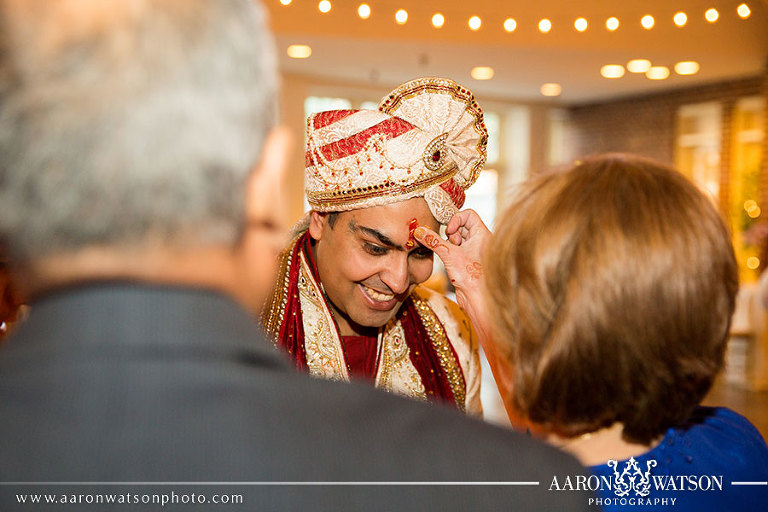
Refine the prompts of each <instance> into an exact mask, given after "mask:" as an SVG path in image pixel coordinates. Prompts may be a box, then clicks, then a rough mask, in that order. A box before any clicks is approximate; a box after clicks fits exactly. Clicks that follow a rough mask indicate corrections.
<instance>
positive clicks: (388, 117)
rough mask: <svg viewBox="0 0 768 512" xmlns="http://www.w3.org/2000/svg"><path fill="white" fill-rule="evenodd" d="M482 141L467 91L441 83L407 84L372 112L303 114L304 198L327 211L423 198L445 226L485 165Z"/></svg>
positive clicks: (451, 83) (482, 127)
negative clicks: (306, 117)
mask: <svg viewBox="0 0 768 512" xmlns="http://www.w3.org/2000/svg"><path fill="white" fill-rule="evenodd" d="M487 142H488V131H487V130H486V128H485V123H484V122H483V111H482V109H481V108H480V106H479V105H478V104H477V102H476V101H475V98H474V96H473V95H472V92H470V91H469V90H468V89H465V88H464V87H462V86H460V85H459V84H457V83H456V82H454V81H453V80H448V79H445V78H420V79H417V80H412V81H410V82H408V83H405V84H403V85H401V86H400V87H398V88H397V89H395V90H394V91H392V92H391V93H389V94H388V95H386V96H385V97H384V98H383V99H382V101H381V103H380V104H379V109H378V110H330V111H326V112H319V113H317V114H313V115H311V116H309V118H308V119H307V151H306V155H305V157H306V161H305V167H306V193H307V200H308V202H309V204H310V206H311V207H312V208H313V209H315V210H317V211H324V212H335V211H346V210H354V209H357V208H367V207H370V206H378V205H382V204H388V203H394V202H397V201H404V200H406V199H410V198H412V197H424V199H425V200H426V201H427V204H428V205H429V208H430V210H431V211H432V214H433V215H434V216H435V218H436V219H437V220H438V222H440V223H442V224H447V223H448V221H449V220H450V219H451V217H452V216H453V215H454V214H455V213H456V212H457V211H458V209H459V208H461V207H462V205H463V204H464V190H466V189H467V188H469V187H470V186H471V185H472V184H473V183H474V182H475V181H476V180H477V177H478V175H479V174H480V171H481V169H482V167H483V164H485V158H486V144H487Z"/></svg>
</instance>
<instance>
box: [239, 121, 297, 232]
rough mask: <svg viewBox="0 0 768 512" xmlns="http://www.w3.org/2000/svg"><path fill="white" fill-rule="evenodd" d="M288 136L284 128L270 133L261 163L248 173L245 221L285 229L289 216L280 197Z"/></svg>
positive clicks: (289, 139) (287, 152) (289, 140)
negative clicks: (265, 222) (264, 223)
mask: <svg viewBox="0 0 768 512" xmlns="http://www.w3.org/2000/svg"><path fill="white" fill-rule="evenodd" d="M290 148H291V134H290V132H289V131H288V129H287V128H286V127H284V126H280V127H277V128H275V129H273V130H272V131H270V132H269V135H267V138H266V140H265V141H264V145H263V147H262V150H261V160H260V161H259V163H258V164H257V165H256V167H254V169H253V170H252V171H251V175H250V176H249V178H248V182H247V186H246V198H245V215H246V219H247V221H250V222H253V221H256V222H264V221H268V222H271V223H274V224H277V225H278V226H280V227H282V228H284V230H287V229H288V227H287V224H288V218H287V217H288V215H287V212H286V211H285V204H286V200H285V197H284V195H283V178H284V176H285V170H286V168H287V166H288V160H289V155H290V153H289V151H290Z"/></svg>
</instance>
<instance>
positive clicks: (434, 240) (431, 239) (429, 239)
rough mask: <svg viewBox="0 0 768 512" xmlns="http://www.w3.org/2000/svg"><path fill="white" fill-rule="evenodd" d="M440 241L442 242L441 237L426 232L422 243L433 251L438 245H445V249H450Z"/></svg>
mask: <svg viewBox="0 0 768 512" xmlns="http://www.w3.org/2000/svg"><path fill="white" fill-rule="evenodd" d="M441 242H442V239H441V238H440V237H437V236H435V235H433V234H431V233H428V234H427V235H426V236H424V245H426V246H427V247H429V248H430V249H432V250H433V251H434V250H435V249H437V248H438V247H445V250H446V251H449V250H450V249H448V246H447V245H445V244H444V243H441Z"/></svg>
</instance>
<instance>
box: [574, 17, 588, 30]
mask: <svg viewBox="0 0 768 512" xmlns="http://www.w3.org/2000/svg"><path fill="white" fill-rule="evenodd" d="M587 25H588V23H587V19H586V18H578V19H577V20H576V21H574V22H573V27H574V28H575V29H576V30H578V31H579V32H584V31H585V30H587Z"/></svg>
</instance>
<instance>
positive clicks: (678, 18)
mask: <svg viewBox="0 0 768 512" xmlns="http://www.w3.org/2000/svg"><path fill="white" fill-rule="evenodd" d="M672 20H673V21H674V22H675V25H677V26H678V27H683V26H685V24H686V23H688V15H687V14H685V13H684V12H682V11H681V12H678V13H676V14H675V15H674V16H673V17H672Z"/></svg>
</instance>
